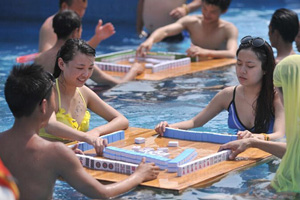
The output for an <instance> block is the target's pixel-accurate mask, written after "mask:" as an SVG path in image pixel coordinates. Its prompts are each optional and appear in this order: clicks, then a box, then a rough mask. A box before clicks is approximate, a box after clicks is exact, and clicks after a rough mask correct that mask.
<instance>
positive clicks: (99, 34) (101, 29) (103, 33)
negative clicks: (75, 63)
mask: <svg viewBox="0 0 300 200" xmlns="http://www.w3.org/2000/svg"><path fill="white" fill-rule="evenodd" d="M102 24H103V22H102V20H101V19H100V20H99V21H98V24H97V26H96V28H95V35H94V36H93V37H92V38H91V39H90V40H89V41H88V44H89V45H90V46H91V47H93V48H94V49H96V48H97V46H98V44H99V43H100V42H101V41H103V40H105V39H107V38H109V37H110V36H112V35H113V34H115V27H114V26H113V25H112V24H111V23H106V24H104V25H102Z"/></svg>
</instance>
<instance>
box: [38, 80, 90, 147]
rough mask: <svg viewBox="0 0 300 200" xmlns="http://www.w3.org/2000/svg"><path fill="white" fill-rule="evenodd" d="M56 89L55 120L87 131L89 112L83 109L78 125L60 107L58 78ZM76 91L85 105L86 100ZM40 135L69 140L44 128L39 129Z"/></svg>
mask: <svg viewBox="0 0 300 200" xmlns="http://www.w3.org/2000/svg"><path fill="white" fill-rule="evenodd" d="M56 89H57V94H58V106H59V107H58V112H57V113H56V120H57V121H59V122H62V123H64V124H65V125H67V126H69V127H71V128H73V129H76V130H78V131H83V132H86V131H88V130H89V123H90V118H91V115H90V112H89V111H85V114H84V117H83V119H82V121H81V124H80V125H78V122H77V121H76V119H73V118H72V116H71V115H70V114H69V113H66V110H65V109H64V108H62V107H61V98H60V90H59V86H58V79H56ZM76 91H77V92H78V93H79V95H80V97H81V99H82V101H83V102H84V104H85V106H86V107H87V105H86V102H85V100H84V98H83V96H82V94H81V92H80V90H79V89H78V88H76ZM40 136H41V137H45V138H50V139H54V140H59V141H63V142H68V141H69V140H65V139H63V138H59V137H56V136H54V135H51V134H47V133H46V132H45V130H44V129H41V130H40Z"/></svg>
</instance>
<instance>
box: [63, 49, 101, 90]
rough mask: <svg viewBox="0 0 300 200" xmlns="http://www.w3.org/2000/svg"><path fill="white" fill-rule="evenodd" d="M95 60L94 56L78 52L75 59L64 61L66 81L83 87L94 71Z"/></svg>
mask: <svg viewBox="0 0 300 200" xmlns="http://www.w3.org/2000/svg"><path fill="white" fill-rule="evenodd" d="M94 61H95V57H94V56H88V55H86V54H83V53H80V52H77V53H76V54H75V55H74V57H73V60H71V61H69V62H68V63H63V65H64V66H61V70H62V71H63V76H64V79H65V80H66V82H68V83H69V84H71V85H74V86H76V87H82V86H83V85H84V84H85V82H86V81H87V80H88V79H89V78H90V77H91V75H92V73H93V69H94Z"/></svg>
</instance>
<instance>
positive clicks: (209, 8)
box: [137, 0, 238, 58]
mask: <svg viewBox="0 0 300 200" xmlns="http://www.w3.org/2000/svg"><path fill="white" fill-rule="evenodd" d="M230 2H231V1H230V0H217V1H215V0H203V1H202V7H201V8H202V15H194V16H185V17H182V18H180V19H179V20H178V21H176V22H175V23H173V24H170V25H167V26H164V27H161V28H159V29H157V30H156V31H154V32H153V33H152V34H151V36H150V37H149V38H148V39H147V40H146V41H145V42H143V43H142V44H141V45H140V46H139V47H138V49H137V55H138V56H140V55H145V54H146V52H148V51H149V50H150V49H151V47H152V45H153V44H154V43H156V42H160V41H161V40H163V39H164V38H165V37H168V36H172V35H176V34H179V33H180V32H182V31H183V30H187V31H188V32H189V34H190V37H191V41H192V45H191V47H190V48H189V49H188V50H187V51H186V52H187V54H188V55H189V56H192V57H196V56H197V57H213V58H223V57H227V58H234V57H235V52H236V49H237V38H238V30H237V28H236V27H235V26H234V25H233V24H231V23H229V22H227V21H224V20H222V19H220V16H221V14H224V13H225V12H226V11H227V9H228V7H229V4H230Z"/></svg>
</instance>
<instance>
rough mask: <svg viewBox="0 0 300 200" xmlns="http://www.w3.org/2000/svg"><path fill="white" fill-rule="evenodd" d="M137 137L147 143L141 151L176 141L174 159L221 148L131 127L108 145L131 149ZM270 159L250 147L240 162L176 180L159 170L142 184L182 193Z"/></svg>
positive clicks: (113, 178) (111, 176) (114, 178)
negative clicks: (188, 152)
mask: <svg viewBox="0 0 300 200" xmlns="http://www.w3.org/2000/svg"><path fill="white" fill-rule="evenodd" d="M136 137H144V138H145V139H146V142H145V143H144V144H141V147H142V148H143V147H152V148H154V149H156V148H157V147H167V145H168V142H169V141H171V140H172V141H174V140H176V141H179V147H168V148H169V152H170V158H174V157H176V156H177V155H179V154H180V153H181V152H182V151H184V150H185V149H187V148H195V149H196V150H197V153H198V155H197V158H201V157H204V156H207V155H210V154H213V153H216V152H217V151H218V149H219V147H220V144H214V143H205V142H195V141H186V140H178V139H172V138H164V137H159V136H158V135H157V134H156V133H155V131H154V130H152V129H143V128H134V127H130V128H128V129H127V130H125V139H124V140H121V141H117V142H114V143H111V144H109V146H115V147H119V148H124V149H131V148H132V146H134V145H137V144H135V143H134V139H135V138H136ZM86 154H87V155H89V154H93V155H94V154H95V151H94V150H90V151H87V152H86ZM270 157H271V154H269V153H266V152H264V151H262V150H259V149H256V148H250V149H248V150H246V151H245V152H243V153H242V154H240V155H239V158H240V159H238V160H236V161H224V162H221V163H217V164H215V165H212V166H210V167H207V168H204V169H201V170H198V171H196V172H193V173H190V174H187V175H184V176H181V177H178V176H177V173H169V172H167V170H161V171H160V173H159V175H158V178H157V179H155V180H152V181H148V182H144V183H142V184H141V185H143V186H148V187H154V188H160V189H166V190H173V191H177V192H182V191H183V190H185V189H186V188H188V187H204V186H207V185H210V184H212V183H213V182H215V181H217V180H219V179H221V178H222V177H224V176H225V175H226V174H228V173H229V172H231V171H233V170H239V169H242V168H247V167H250V166H252V165H254V164H255V163H257V162H258V161H261V160H263V159H267V158H270ZM195 159H196V158H195ZM86 171H87V172H88V173H89V174H90V175H92V176H93V177H94V178H96V179H97V180H99V181H108V182H119V181H121V180H123V179H125V178H127V177H128V175H125V174H119V173H114V172H106V171H97V170H91V169H86Z"/></svg>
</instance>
